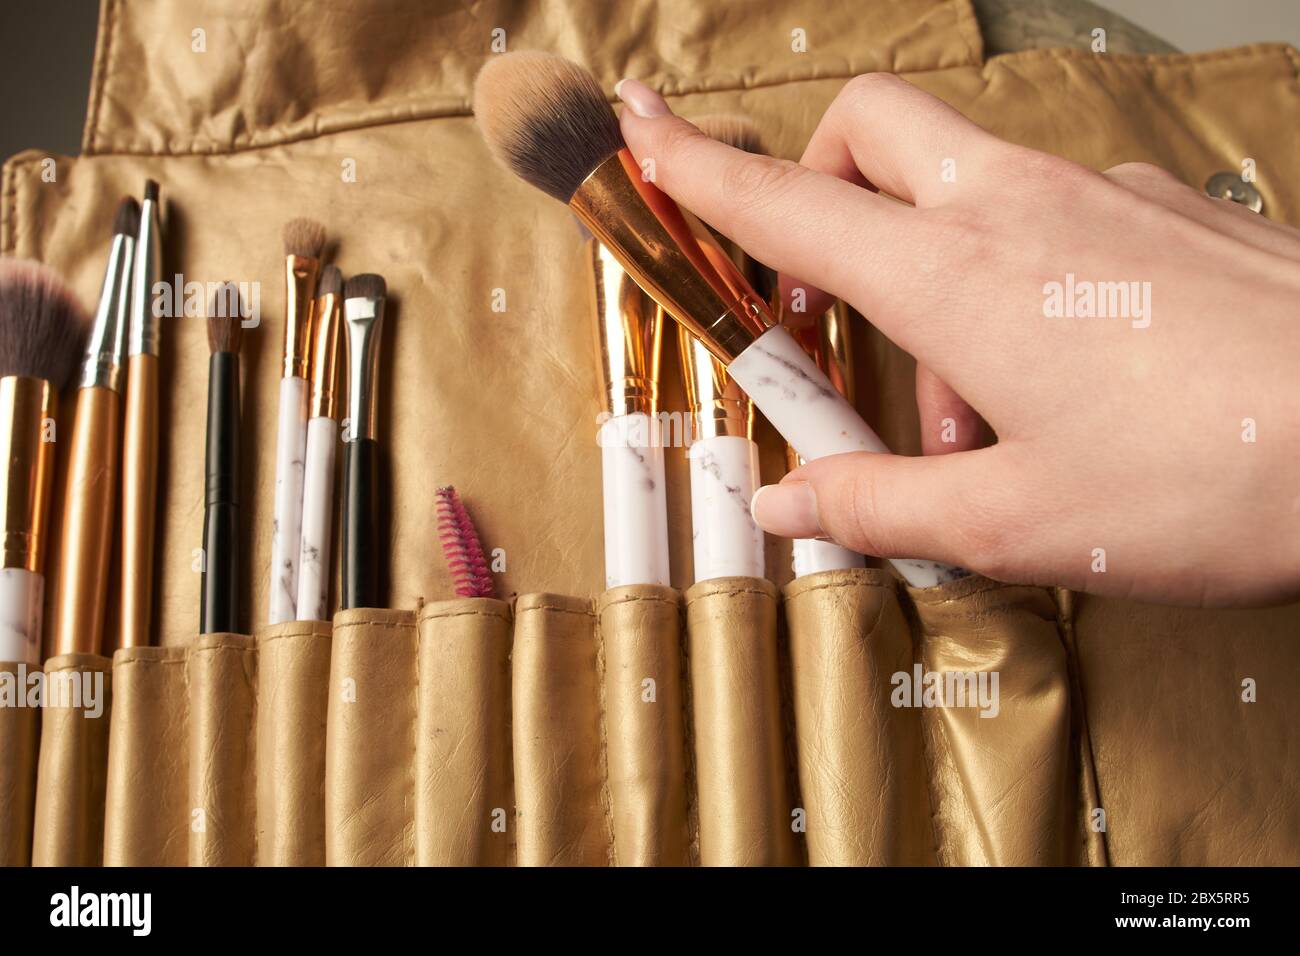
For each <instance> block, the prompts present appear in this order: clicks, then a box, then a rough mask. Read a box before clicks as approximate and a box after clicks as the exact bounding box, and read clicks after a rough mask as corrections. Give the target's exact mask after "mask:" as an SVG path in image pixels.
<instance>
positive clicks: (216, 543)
mask: <svg viewBox="0 0 1300 956" xmlns="http://www.w3.org/2000/svg"><path fill="white" fill-rule="evenodd" d="M242 320H243V307H242V303H241V302H240V298H239V287H238V286H236V285H235V284H234V283H233V282H227V283H225V284H224V285H222V286H221V287H219V288H218V289H217V290H216V292H214V293H213V295H212V302H211V304H210V305H209V306H208V350H209V352H210V355H209V357H208V436H207V453H206V455H205V457H204V471H205V475H206V480H205V483H204V493H203V583H202V597H201V610H200V615H199V633H200V634H216V633H222V632H227V631H235V630H238V626H237V624H236V621H237V619H238V617H239V340H240V338H241V332H242Z"/></svg>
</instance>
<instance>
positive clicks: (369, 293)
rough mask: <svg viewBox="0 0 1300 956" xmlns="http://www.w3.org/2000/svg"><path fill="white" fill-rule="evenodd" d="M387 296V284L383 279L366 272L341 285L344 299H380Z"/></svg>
mask: <svg viewBox="0 0 1300 956" xmlns="http://www.w3.org/2000/svg"><path fill="white" fill-rule="evenodd" d="M387 294H388V283H386V282H384V277H383V276H379V275H375V274H374V273H373V272H367V273H364V274H363V275H359V276H353V277H352V278H351V279H349V280H348V281H347V282H345V283H344V284H343V298H345V299H382V298H383V297H384V296H386V295H387Z"/></svg>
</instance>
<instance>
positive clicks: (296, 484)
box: [270, 376, 307, 624]
mask: <svg viewBox="0 0 1300 956" xmlns="http://www.w3.org/2000/svg"><path fill="white" fill-rule="evenodd" d="M306 454H307V380H306V379H305V378H298V377H297V376H290V377H286V378H282V379H280V421H279V426H278V429H277V435H276V441H275V514H274V521H275V524H274V526H273V529H272V532H271V582H270V584H271V588H270V595H271V598H270V600H271V612H270V621H271V623H272V624H281V623H283V622H284V621H292V620H295V619H296V618H297V616H298V614H297V604H298V554H299V551H300V550H301V549H302V479H303V459H304V458H305V457H306Z"/></svg>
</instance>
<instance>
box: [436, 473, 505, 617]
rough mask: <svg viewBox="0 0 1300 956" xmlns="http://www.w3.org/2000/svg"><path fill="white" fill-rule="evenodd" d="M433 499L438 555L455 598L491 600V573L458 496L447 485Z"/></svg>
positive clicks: (475, 532)
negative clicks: (444, 558) (444, 559)
mask: <svg viewBox="0 0 1300 956" xmlns="http://www.w3.org/2000/svg"><path fill="white" fill-rule="evenodd" d="M437 495H438V540H439V541H441V542H442V553H443V554H445V555H446V556H447V567H448V568H449V569H450V570H451V580H452V584H453V585H454V587H455V589H456V596H457V597H492V592H493V588H492V572H490V571H489V570H488V566H487V559H486V558H484V557H483V545H482V543H481V542H480V541H479V537H478V531H476V530H475V529H474V522H473V521H471V520H470V517H469V512H468V511H466V510H465V505H464V504H463V503H462V502H461V500H460V495H458V494H456V489H455V488H453V487H451V485H448V486H447V487H445V488H439V489H438V491H437Z"/></svg>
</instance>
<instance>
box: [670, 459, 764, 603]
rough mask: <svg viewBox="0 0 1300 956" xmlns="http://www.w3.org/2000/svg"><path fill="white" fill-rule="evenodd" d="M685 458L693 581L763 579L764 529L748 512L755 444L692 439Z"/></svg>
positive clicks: (754, 471) (755, 484) (755, 477)
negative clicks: (688, 468) (687, 462)
mask: <svg viewBox="0 0 1300 956" xmlns="http://www.w3.org/2000/svg"><path fill="white" fill-rule="evenodd" d="M689 457H690V464H691V530H692V538H691V540H692V543H693V546H694V553H695V580H696V581H707V580H709V579H710V578H732V577H746V578H761V577H766V574H765V573H764V572H765V570H766V568H765V566H764V561H763V531H762V529H760V528H759V527H758V525H756V524H755V523H754V518H753V515H751V514H750V513H749V502H750V501H751V500H752V499H753V497H754V492H755V491H757V490H758V446H757V445H755V444H754V443H753V442H752V441H750V440H749V439H748V438H745V437H743V436H740V435H715V436H712V437H710V438H701V439H699V440H698V441H696V442H694V443H692V445H691V450H690V455H689Z"/></svg>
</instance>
